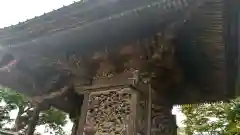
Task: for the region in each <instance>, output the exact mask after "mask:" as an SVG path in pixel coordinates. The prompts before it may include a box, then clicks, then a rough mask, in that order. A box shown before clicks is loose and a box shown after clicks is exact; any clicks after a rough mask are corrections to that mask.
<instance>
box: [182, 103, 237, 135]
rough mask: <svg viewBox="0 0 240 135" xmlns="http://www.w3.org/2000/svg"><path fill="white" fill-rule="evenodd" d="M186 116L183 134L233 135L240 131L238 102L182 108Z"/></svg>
mask: <svg viewBox="0 0 240 135" xmlns="http://www.w3.org/2000/svg"><path fill="white" fill-rule="evenodd" d="M181 108H182V112H183V113H184V114H185V115H186V117H187V118H186V120H184V124H185V125H186V128H185V133H186V134H188V135H193V133H196V132H197V133H200V134H204V133H207V134H208V135H233V134H239V131H240V101H239V100H238V99H236V100H233V101H231V102H229V103H223V102H219V103H213V104H201V105H192V106H182V107H181Z"/></svg>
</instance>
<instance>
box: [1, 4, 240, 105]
mask: <svg viewBox="0 0 240 135" xmlns="http://www.w3.org/2000/svg"><path fill="white" fill-rule="evenodd" d="M233 1H235V0H225V1H224V0H201V1H197V0H131V1H129V0H89V1H86V2H77V3H74V4H72V5H70V6H67V7H63V8H61V9H59V10H55V11H52V12H50V13H47V14H44V15H42V16H40V17H37V18H34V19H31V20H28V21H26V22H23V23H20V24H18V25H15V26H11V27H7V28H4V29H1V30H0V44H1V46H2V47H3V49H2V51H3V52H4V56H6V54H11V55H12V56H13V57H14V58H15V59H17V61H18V62H19V61H20V62H19V63H20V65H18V70H13V71H11V72H8V73H7V72H5V73H3V75H4V76H7V77H6V78H5V77H4V76H1V77H0V83H1V84H3V85H5V86H9V87H13V88H14V89H18V90H19V91H21V92H22V93H26V94H28V95H30V96H36V95H39V93H41V92H42V91H44V90H46V89H47V88H49V89H50V86H51V84H46V83H45V81H46V80H47V79H49V78H50V79H53V80H54V79H56V78H61V77H62V76H59V74H58V71H57V69H56V67H54V66H47V64H46V63H45V62H46V59H56V61H57V60H58V59H59V58H60V57H62V54H66V53H68V52H73V51H74V52H77V53H79V54H90V53H93V52H94V51H95V50H104V48H105V47H106V46H111V47H112V48H117V46H113V45H119V44H124V43H127V42H131V41H134V40H138V39H143V38H148V37H151V36H153V35H154V34H156V33H158V32H161V31H164V30H165V29H166V28H170V29H172V31H173V33H174V34H175V36H177V46H176V48H177V51H178V52H179V53H178V58H179V59H180V60H179V62H180V61H181V64H182V66H183V67H184V68H185V70H186V71H189V72H187V73H186V74H188V77H189V78H188V79H189V80H191V79H192V78H191V74H194V75H195V74H197V72H198V75H199V76H201V77H202V78H201V81H202V82H203V83H205V84H204V85H213V84H214V86H213V87H212V89H215V90H214V92H217V90H219V91H222V92H223V93H228V94H229V93H234V91H233V90H232V89H234V86H235V81H234V80H235V79H236V71H237V70H236V69H237V64H236V58H237V46H236V41H235V40H236V37H235V34H233V35H231V34H230V33H231V32H233V33H234V32H236V31H231V30H232V28H235V27H236V25H237V24H236V23H235V22H234V21H235V20H234V17H235V16H232V13H235V12H236V10H235V8H234V7H235V6H236V5H234V3H232V2H233ZM211 4H212V5H211ZM206 5H207V6H206ZM219 5H220V6H219ZM221 5H223V9H222V8H220V7H221ZM206 7H207V8H206ZM229 7H231V9H230V8H229ZM211 8H215V9H216V11H214V9H212V10H211ZM230 27H231V29H230ZM199 31H200V32H199ZM230 39H232V40H230ZM204 49H205V50H204ZM86 57H88V55H86ZM190 58H191V59H190ZM201 62H202V63H201ZM23 63H24V64H23ZM204 65H207V66H205V67H204ZM20 67H21V70H26V71H27V72H28V74H25V73H23V72H22V71H19V69H20ZM88 67H91V66H88ZM192 68H195V69H194V70H191V69H192ZM189 69H190V70H189ZM30 71H31V72H30ZM191 72H192V73H191ZM81 73H82V74H83V73H86V72H85V70H84V71H82V72H81ZM210 73H211V75H212V76H211V77H210ZM29 74H30V77H29ZM17 75H20V76H21V77H22V78H19V77H17V78H16V76H17ZM45 75H46V76H45ZM208 75H209V78H208ZM27 76H28V77H27ZM36 76H38V77H39V78H38V79H41V80H44V81H38V83H36V82H34V81H36V80H34V79H36V78H35V77H36ZM25 77H26V78H28V79H26V80H24V78H25ZM217 79H219V80H217ZM10 80H15V81H14V82H11V81H10ZM18 80H21V81H22V83H21V84H20V83H18V84H17V83H15V82H17V81H18ZM204 80H208V82H207V83H206V82H204ZM218 81H219V82H218ZM40 82H41V83H40ZM46 82H47V81H46ZM62 82H64V83H62V85H64V84H67V82H66V81H65V80H64V79H63V80H62ZM33 83H36V84H34V87H33V86H32V84H33ZM211 83H212V84H211ZM217 83H221V85H216V84H217ZM43 84H44V85H43ZM226 85H228V86H226ZM59 87H60V86H59ZM228 88H229V89H231V90H232V91H231V92H228V91H227V89H228ZM43 93H44V92H43ZM186 93H187V92H186V90H185V94H186ZM189 97H190V96H189ZM198 98H200V96H199V97H198ZM221 98H222V97H221ZM182 99H184V98H182ZM215 99H218V98H217V97H215ZM219 99H220V98H219ZM199 100H201V99H199Z"/></svg>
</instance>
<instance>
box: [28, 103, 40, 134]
mask: <svg viewBox="0 0 240 135" xmlns="http://www.w3.org/2000/svg"><path fill="white" fill-rule="evenodd" d="M40 109H41V108H40V105H37V106H36V107H35V108H34V111H33V115H32V118H31V119H30V123H29V124H28V129H27V132H26V135H33V134H34V131H35V128H36V125H37V122H38V119H39V113H40Z"/></svg>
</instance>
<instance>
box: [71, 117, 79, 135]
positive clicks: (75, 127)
mask: <svg viewBox="0 0 240 135" xmlns="http://www.w3.org/2000/svg"><path fill="white" fill-rule="evenodd" d="M78 124H79V118H77V119H74V120H73V127H72V133H71V135H77V131H78Z"/></svg>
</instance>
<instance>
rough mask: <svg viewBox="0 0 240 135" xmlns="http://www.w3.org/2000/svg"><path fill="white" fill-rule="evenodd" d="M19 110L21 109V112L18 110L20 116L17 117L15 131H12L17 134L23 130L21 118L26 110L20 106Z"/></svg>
mask: <svg viewBox="0 0 240 135" xmlns="http://www.w3.org/2000/svg"><path fill="white" fill-rule="evenodd" d="M18 109H19V110H18V114H17V117H16V119H15V122H14V126H13V129H12V130H13V131H15V132H18V131H19V130H21V129H22V127H21V121H20V117H21V115H22V114H23V112H24V109H23V108H22V107H21V106H19V108H18Z"/></svg>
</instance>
